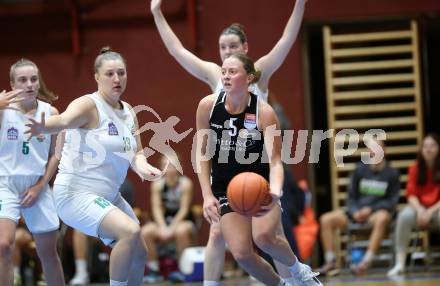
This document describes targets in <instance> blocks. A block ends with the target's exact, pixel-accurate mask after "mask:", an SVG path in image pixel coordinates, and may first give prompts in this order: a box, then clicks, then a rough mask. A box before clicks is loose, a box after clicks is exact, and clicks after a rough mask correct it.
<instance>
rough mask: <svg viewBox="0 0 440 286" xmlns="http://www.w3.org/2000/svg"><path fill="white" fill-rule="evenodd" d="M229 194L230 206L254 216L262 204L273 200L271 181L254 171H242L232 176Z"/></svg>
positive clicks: (238, 211)
mask: <svg viewBox="0 0 440 286" xmlns="http://www.w3.org/2000/svg"><path fill="white" fill-rule="evenodd" d="M227 196H228V202H229V206H230V207H231V208H232V209H233V210H234V211H235V212H237V213H239V214H242V215H245V216H254V215H255V214H257V213H258V212H259V211H260V208H261V206H262V205H268V204H269V203H270V202H271V201H272V197H271V196H270V194H269V183H268V182H267V181H266V179H265V178H263V177H262V176H260V175H258V174H256V173H252V172H244V173H240V174H238V175H236V176H235V177H234V178H232V180H231V181H230V182H229V185H228V189H227Z"/></svg>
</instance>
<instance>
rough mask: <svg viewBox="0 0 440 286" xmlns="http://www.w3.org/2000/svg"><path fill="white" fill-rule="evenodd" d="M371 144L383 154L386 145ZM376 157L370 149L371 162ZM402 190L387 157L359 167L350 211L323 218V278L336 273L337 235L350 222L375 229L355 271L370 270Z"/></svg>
mask: <svg viewBox="0 0 440 286" xmlns="http://www.w3.org/2000/svg"><path fill="white" fill-rule="evenodd" d="M372 142H375V143H376V144H377V145H376V146H377V148H379V147H380V148H382V149H381V150H382V151H383V148H384V142H383V141H372ZM377 154H378V152H376V150H375V148H373V149H370V158H371V157H372V156H375V155H377ZM399 190H400V182H399V172H398V171H397V170H396V169H393V168H392V167H390V166H389V164H388V162H387V161H386V160H385V158H384V157H383V159H382V160H381V161H380V162H378V163H376V164H364V163H359V164H358V165H357V167H356V169H355V170H354V172H353V173H352V175H351V178H350V185H349V187H348V200H347V209H346V210H345V211H344V210H339V209H338V210H333V211H331V212H328V213H325V214H323V215H322V216H321V218H320V224H321V243H322V246H323V248H324V256H325V264H324V265H323V266H322V267H321V269H319V270H318V271H319V272H320V273H321V274H324V275H325V274H328V273H329V272H330V271H332V270H335V266H336V265H335V253H334V250H333V241H334V231H335V230H336V229H344V228H345V227H347V225H348V223H349V222H350V221H351V222H355V223H369V224H371V226H372V232H371V234H370V240H369V245H368V249H367V251H366V253H365V255H364V256H363V257H362V259H361V261H360V262H359V263H358V264H357V265H354V266H353V268H352V270H353V272H355V273H356V274H360V273H363V272H364V271H365V270H367V269H368V268H369V267H370V265H371V262H372V260H373V258H374V256H375V254H376V253H377V251H378V249H379V247H380V243H381V241H382V238H383V237H384V235H385V233H386V230H387V228H388V224H389V222H390V221H391V218H392V215H393V213H394V212H395V208H396V204H397V202H398V199H399Z"/></svg>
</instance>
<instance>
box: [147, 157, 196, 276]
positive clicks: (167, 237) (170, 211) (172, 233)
mask: <svg viewBox="0 0 440 286" xmlns="http://www.w3.org/2000/svg"><path fill="white" fill-rule="evenodd" d="M160 165H161V167H162V169H165V175H164V176H163V177H162V178H161V179H160V180H157V181H155V182H153V183H152V185H151V212H152V216H153V221H151V222H148V223H146V224H145V225H144V226H143V227H142V237H143V238H144V239H145V242H146V244H147V248H148V250H149V251H150V254H149V256H148V262H147V266H148V268H149V274H148V275H147V276H145V277H144V282H148V283H153V282H157V281H160V280H162V279H163V278H162V277H161V276H160V274H159V256H158V251H157V248H158V246H159V244H160V245H163V244H165V243H169V242H171V241H175V242H176V252H177V253H176V254H177V260H178V259H179V258H180V255H181V254H182V252H183V250H184V249H185V248H187V247H189V246H191V245H192V244H193V240H194V232H195V225H194V222H193V221H192V219H191V202H192V198H193V184H192V182H191V180H190V179H189V178H188V177H186V176H183V175H181V174H180V173H179V172H178V171H177V169H176V167H175V165H174V164H171V163H170V162H169V160H168V159H167V157H165V156H162V157H161V164H160ZM168 276H169V278H170V279H171V280H177V281H183V280H184V276H183V274H181V273H178V272H175V273H170V274H169V275H168Z"/></svg>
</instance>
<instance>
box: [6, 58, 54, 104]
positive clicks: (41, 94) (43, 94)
mask: <svg viewBox="0 0 440 286" xmlns="http://www.w3.org/2000/svg"><path fill="white" fill-rule="evenodd" d="M24 66H33V67H35V68H36V69H37V71H38V83H39V85H40V88H39V89H38V95H37V98H38V99H39V100H41V101H44V102H47V103H50V104H51V103H53V102H54V101H55V100H57V99H58V96H57V95H56V94H55V93H53V92H52V91H50V90H48V89H47V86H46V83H45V82H44V80H43V75H42V74H41V72H40V70H39V69H38V67H37V65H36V64H35V63H34V62H33V61H30V60H28V59H23V58H22V59H20V60H18V61H17V62H15V63H14V64H13V65H12V66H11V68H10V70H9V80H10V81H11V82H14V81H15V70H16V69H17V68H20V67H24Z"/></svg>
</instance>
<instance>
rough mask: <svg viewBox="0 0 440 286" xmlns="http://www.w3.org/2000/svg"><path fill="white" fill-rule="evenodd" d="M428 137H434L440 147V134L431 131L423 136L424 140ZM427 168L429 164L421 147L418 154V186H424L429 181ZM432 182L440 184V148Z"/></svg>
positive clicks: (435, 161)
mask: <svg viewBox="0 0 440 286" xmlns="http://www.w3.org/2000/svg"><path fill="white" fill-rule="evenodd" d="M428 137H429V138H431V139H433V140H434V141H435V142H436V143H437V146H438V147H439V149H440V136H439V135H438V134H435V133H429V134H427V135H426V136H425V138H423V140H425V139H426V138H428ZM427 169H428V166H427V164H426V161H425V159H424V158H423V155H422V148H420V151H419V153H418V155H417V186H423V185H425V184H426V183H428V182H427V180H428V178H427ZM432 182H433V183H436V184H440V150H439V153H437V157H436V158H435V160H434V166H433V169H432Z"/></svg>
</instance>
